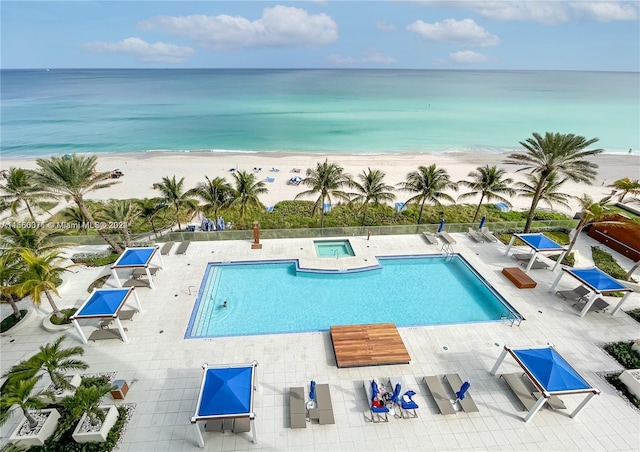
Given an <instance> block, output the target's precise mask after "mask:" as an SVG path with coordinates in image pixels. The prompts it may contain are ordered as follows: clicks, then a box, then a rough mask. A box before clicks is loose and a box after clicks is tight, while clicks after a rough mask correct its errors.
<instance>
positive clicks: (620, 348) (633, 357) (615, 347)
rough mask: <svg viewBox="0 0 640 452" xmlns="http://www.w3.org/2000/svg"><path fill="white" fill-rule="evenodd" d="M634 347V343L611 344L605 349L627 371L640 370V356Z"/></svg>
mask: <svg viewBox="0 0 640 452" xmlns="http://www.w3.org/2000/svg"><path fill="white" fill-rule="evenodd" d="M632 346H633V342H611V343H610V344H607V345H605V346H604V349H605V350H606V352H607V353H609V354H610V355H611V356H613V357H614V358H615V360H616V361H618V362H619V363H620V364H621V365H622V367H624V368H625V369H640V355H638V353H637V352H636V351H635V350H633V349H632V348H631V347H632Z"/></svg>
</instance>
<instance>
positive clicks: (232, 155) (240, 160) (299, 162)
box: [2, 151, 640, 214]
mask: <svg viewBox="0 0 640 452" xmlns="http://www.w3.org/2000/svg"><path fill="white" fill-rule="evenodd" d="M511 152H518V151H511ZM509 153H510V152H501V153H473V152H464V151H452V152H450V153H440V154H429V153H399V154H366V155H365V154H349V153H313V152H307V153H305V152H276V151H256V152H244V151H243V152H235V151H225V152H217V151H216V152H208V151H204V152H203V151H190V152H174V151H149V152H142V153H122V154H113V153H111V154H104V155H102V154H90V155H96V157H97V159H98V165H97V169H98V170H99V171H111V170H114V169H116V168H118V169H120V170H121V171H122V172H123V173H124V176H123V177H121V178H120V179H118V182H119V183H117V184H115V185H114V186H112V187H108V188H106V189H102V190H98V191H95V192H91V193H89V194H88V195H87V196H86V198H87V199H95V200H107V199H112V198H115V199H123V198H132V197H135V198H152V197H156V196H157V195H158V192H157V191H156V190H154V189H153V188H152V185H153V183H155V182H160V181H161V179H162V177H164V176H168V177H171V176H173V175H175V176H176V178H177V179H178V180H179V179H180V178H182V177H184V189H185V191H186V190H188V189H190V188H192V187H193V186H195V184H196V183H198V182H204V180H205V179H204V177H205V175H206V176H208V177H209V178H214V177H224V178H225V179H226V180H227V182H228V183H230V184H232V183H233V177H232V174H233V172H231V171H229V170H230V169H231V168H235V169H239V170H244V171H248V172H254V174H255V175H256V179H257V180H263V181H266V179H267V177H269V178H273V179H275V180H274V181H273V182H265V186H266V188H267V189H268V190H269V192H268V193H267V194H265V195H261V196H260V200H261V202H262V203H263V204H264V205H265V206H273V205H275V204H276V203H277V202H279V201H283V200H293V199H294V198H295V196H296V195H297V194H298V193H299V192H301V191H303V190H305V187H304V186H303V185H299V186H295V185H288V184H287V181H288V180H289V179H290V178H291V177H292V176H294V175H298V176H302V177H303V176H304V172H305V171H306V169H307V168H309V167H312V166H315V164H316V163H317V162H321V161H324V160H325V159H328V160H329V161H330V162H335V163H337V164H339V165H340V166H342V167H343V168H344V171H345V173H348V174H350V175H351V176H353V177H357V175H358V174H361V173H362V171H364V170H366V169H367V168H371V169H380V170H382V171H384V172H385V174H386V177H385V182H386V183H387V184H389V185H392V186H395V185H396V184H397V183H398V182H401V181H403V180H404V179H405V176H406V174H407V173H409V172H410V171H414V170H416V169H417V168H418V166H421V165H424V166H428V165H431V164H434V163H435V164H436V165H437V166H438V167H439V168H443V169H445V170H447V172H448V173H449V175H450V178H451V180H452V181H454V182H458V181H460V180H466V179H468V176H467V175H468V173H469V172H470V171H473V170H475V169H476V168H477V167H478V166H484V165H487V164H488V165H497V166H498V167H500V168H503V169H505V170H506V171H507V177H510V178H512V179H514V180H515V181H517V182H519V181H526V178H525V174H526V173H524V172H516V170H517V169H519V168H521V167H520V166H517V165H505V164H503V163H502V161H503V160H504V158H505V157H506V156H507V155H508V154H509ZM593 161H594V162H595V163H597V164H598V165H599V168H598V175H597V176H596V179H595V181H594V185H586V184H577V183H573V182H569V181H568V182H566V183H565V184H564V185H563V187H564V188H565V189H564V193H567V194H570V195H573V196H579V195H581V194H583V193H586V194H589V195H590V196H592V197H593V198H594V199H596V200H597V199H600V198H603V197H604V196H607V195H609V194H610V193H611V188H610V187H607V186H606V185H607V184H611V183H612V182H614V181H615V180H617V179H621V178H623V177H630V178H632V179H633V178H635V177H634V173H635V171H636V169H637V168H640V155H633V154H631V155H630V154H628V153H624V154H612V153H603V154H600V155H598V156H597V157H595V159H593ZM9 167H21V168H26V169H34V168H36V167H37V165H36V157H34V158H4V157H3V159H2V169H7V168H9ZM293 168H298V169H300V170H301V171H300V173H293V172H292V169H293ZM258 169H260V170H259V171H258ZM273 169H278V170H279V171H273ZM345 191H348V190H345ZM466 191H468V190H465V189H461V190H459V191H458V192H451V191H448V193H449V194H450V195H451V196H453V197H454V199H455V198H457V197H458V196H459V195H460V194H462V193H465V192H466ZM394 193H395V194H396V198H397V199H396V200H397V201H400V202H404V201H405V200H406V199H408V198H409V197H410V196H411V195H410V194H409V193H407V192H401V191H399V190H396V191H394ZM301 199H307V200H313V199H314V198H313V197H305V198H301ZM478 200H479V197H477V199H474V198H471V199H469V200H465V203H468V204H474V202H475V203H477V202H478ZM510 201H511V203H512V204H513V208H514V209H526V208H528V207H529V206H530V198H521V197H517V196H516V197H512V198H510ZM485 202H487V201H486V200H485ZM570 205H571V209H570V210H568V209H566V208H564V207H562V206H558V205H556V206H555V207H554V209H555V210H558V211H562V212H565V213H571V214H573V213H575V211H576V210H577V208H578V203H577V202H575V201H572V202H570ZM539 208H542V209H546V208H548V206H546V205H543V204H540V206H539Z"/></svg>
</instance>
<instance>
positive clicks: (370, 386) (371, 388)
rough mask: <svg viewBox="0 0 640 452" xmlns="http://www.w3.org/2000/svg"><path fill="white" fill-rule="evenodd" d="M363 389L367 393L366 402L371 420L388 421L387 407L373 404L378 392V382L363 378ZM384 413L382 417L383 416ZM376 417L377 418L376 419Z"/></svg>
mask: <svg viewBox="0 0 640 452" xmlns="http://www.w3.org/2000/svg"><path fill="white" fill-rule="evenodd" d="M363 386H364V390H365V391H366V393H367V403H368V404H369V411H370V412H371V422H374V423H375V422H389V417H388V414H389V408H387V407H386V406H385V407H377V406H374V405H373V399H374V397H375V396H376V394H378V383H376V381H375V380H371V381H369V380H364V382H363ZM383 415H384V417H383ZM376 419H378V420H377V421H376Z"/></svg>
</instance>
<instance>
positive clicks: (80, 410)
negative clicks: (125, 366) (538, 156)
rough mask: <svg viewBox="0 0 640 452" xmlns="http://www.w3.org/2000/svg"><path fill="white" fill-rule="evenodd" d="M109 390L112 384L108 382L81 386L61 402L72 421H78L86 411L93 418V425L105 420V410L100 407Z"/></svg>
mask: <svg viewBox="0 0 640 452" xmlns="http://www.w3.org/2000/svg"><path fill="white" fill-rule="evenodd" d="M109 391H111V385H108V384H102V385H99V386H93V385H92V386H80V387H78V389H76V392H75V394H73V395H72V396H70V397H65V398H64V399H63V400H62V402H61V404H62V406H63V407H65V408H66V410H67V412H68V413H69V416H70V417H71V419H70V422H71V423H75V422H77V421H78V420H79V419H80V418H81V417H82V415H83V414H85V413H86V414H87V416H88V417H89V419H90V420H91V425H97V424H98V423H99V422H104V418H105V412H104V410H103V409H102V408H100V400H101V399H102V397H104V396H105V395H106V394H107V393H108V392H109Z"/></svg>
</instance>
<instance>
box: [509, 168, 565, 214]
mask: <svg viewBox="0 0 640 452" xmlns="http://www.w3.org/2000/svg"><path fill="white" fill-rule="evenodd" d="M525 176H526V177H527V179H529V183H528V184H527V183H526V182H516V184H515V187H516V190H517V192H518V193H519V196H522V197H526V198H533V197H534V196H535V193H536V187H537V186H538V180H539V176H538V175H536V174H526V175H525ZM557 179H558V173H555V172H553V173H550V174H549V175H548V176H547V181H546V183H545V184H544V185H543V187H542V191H541V192H540V197H539V200H538V202H539V203H540V202H542V203H544V204H546V205H547V206H549V207H553V205H554V204H560V205H561V206H564V207H566V208H567V209H571V206H570V205H569V201H570V200H571V198H573V196H571V195H568V194H566V193H564V192H563V191H562V189H561V186H562V184H564V183H565V182H566V181H567V179H562V180H557Z"/></svg>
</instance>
